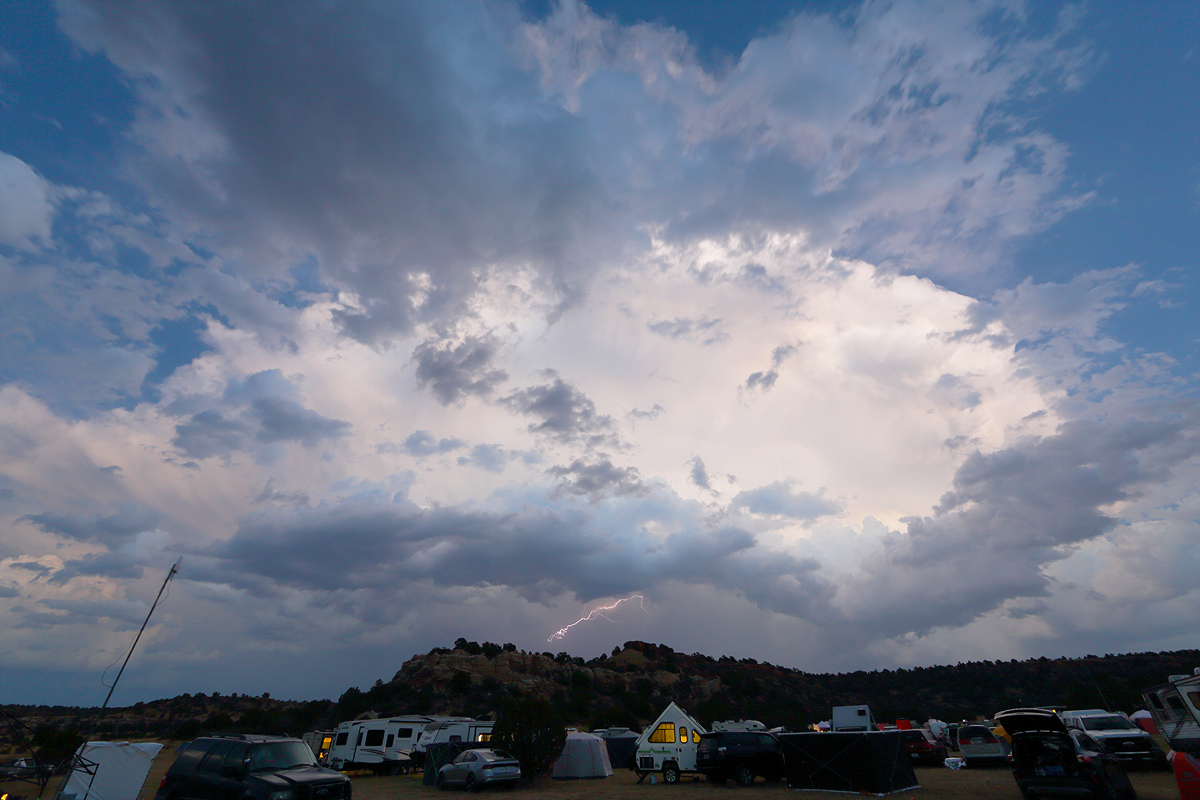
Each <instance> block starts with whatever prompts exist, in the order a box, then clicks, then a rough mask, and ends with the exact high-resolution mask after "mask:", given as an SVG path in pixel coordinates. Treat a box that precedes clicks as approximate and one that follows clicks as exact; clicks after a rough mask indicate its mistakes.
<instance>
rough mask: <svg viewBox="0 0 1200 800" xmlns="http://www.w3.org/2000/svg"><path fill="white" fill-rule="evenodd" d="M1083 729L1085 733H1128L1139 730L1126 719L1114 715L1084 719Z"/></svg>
mask: <svg viewBox="0 0 1200 800" xmlns="http://www.w3.org/2000/svg"><path fill="white" fill-rule="evenodd" d="M1083 729H1084V730H1085V731H1128V730H1137V726H1136V725H1134V724H1133V723H1132V722H1130V721H1129V720H1127V719H1125V718H1124V717H1118V716H1117V715H1116V714H1112V715H1110V716H1104V717H1084V718H1083Z"/></svg>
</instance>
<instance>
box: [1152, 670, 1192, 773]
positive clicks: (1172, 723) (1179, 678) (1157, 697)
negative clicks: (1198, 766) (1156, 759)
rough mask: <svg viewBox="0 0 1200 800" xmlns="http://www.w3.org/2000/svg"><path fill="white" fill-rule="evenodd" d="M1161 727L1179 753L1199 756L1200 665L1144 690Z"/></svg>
mask: <svg viewBox="0 0 1200 800" xmlns="http://www.w3.org/2000/svg"><path fill="white" fill-rule="evenodd" d="M1142 698H1143V699H1145V701H1146V704H1147V705H1148V706H1149V709H1150V714H1151V715H1152V716H1153V717H1154V722H1155V724H1156V725H1158V730H1159V732H1160V733H1162V735H1163V737H1164V738H1166V740H1167V742H1168V743H1169V744H1170V745H1171V749H1172V750H1175V751H1176V752H1177V753H1189V754H1190V755H1192V756H1193V757H1200V669H1197V670H1195V672H1193V673H1192V674H1191V675H1172V676H1170V677H1169V678H1167V682H1166V683H1164V684H1162V685H1161V686H1152V687H1151V688H1149V689H1146V690H1144V691H1143V692H1142Z"/></svg>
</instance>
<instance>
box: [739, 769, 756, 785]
mask: <svg viewBox="0 0 1200 800" xmlns="http://www.w3.org/2000/svg"><path fill="white" fill-rule="evenodd" d="M737 782H738V786H749V785H750V784H752V783H754V770H752V769H750V768H749V767H747V766H745V765H743V766H740V767H738V769H737Z"/></svg>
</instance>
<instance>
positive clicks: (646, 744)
mask: <svg viewBox="0 0 1200 800" xmlns="http://www.w3.org/2000/svg"><path fill="white" fill-rule="evenodd" d="M702 733H708V731H706V730H705V729H704V726H703V725H701V724H700V723H699V722H697V721H696V720H695V719H693V718H692V717H690V716H689V715H688V713H687V712H686V711H684V710H683V709H682V708H680V707H679V706H677V705H675V704H674V703H671V704H670V705H668V706H667V707H666V709H664V710H663V712H662V713H661V714H659V716H658V719H656V720H655V721H654V724H653V725H651V726H649V727H648V728H646V730H645V732H644V733H643V734H642V735H641V737H640V738H638V743H637V751H636V752H635V753H634V758H633V771H634V772H635V773H637V776H638V783H641V782H642V781H643V780H645V779H646V776H647V775H649V774H650V773H652V772H657V773H661V774H662V779H663V783H679V779H680V777H682V776H683V774H684V773H695V772H696V746H697V745H698V744H699V743H700V734H702Z"/></svg>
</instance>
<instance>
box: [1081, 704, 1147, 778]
mask: <svg viewBox="0 0 1200 800" xmlns="http://www.w3.org/2000/svg"><path fill="white" fill-rule="evenodd" d="M1063 721H1064V723H1065V724H1066V726H1067V727H1068V728H1074V729H1076V730H1080V731H1083V732H1084V733H1086V734H1087V735H1088V736H1090V737H1091V738H1092V739H1093V740H1094V741H1095V742H1096V743H1097V744H1098V745H1099V746H1100V749H1101V750H1103V751H1104V752H1105V753H1108V754H1109V755H1110V756H1112V757H1113V758H1115V759H1117V760H1118V761H1120V762H1122V763H1123V764H1136V765H1139V766H1147V767H1157V768H1159V769H1166V768H1167V767H1169V766H1170V765H1169V763H1168V762H1167V754H1166V753H1164V752H1163V749H1162V748H1161V747H1159V746H1158V744H1157V743H1156V742H1155V741H1154V739H1153V737H1151V736H1150V734H1148V733H1146V732H1145V731H1144V730H1142V729H1141V728H1139V727H1138V726H1137V725H1134V724H1133V723H1132V722H1130V721H1129V720H1127V719H1125V717H1123V716H1121V715H1120V714H1110V713H1108V712H1107V711H1104V712H1100V713H1095V714H1075V715H1073V716H1071V717H1070V718H1068V719H1064V720H1063Z"/></svg>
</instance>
